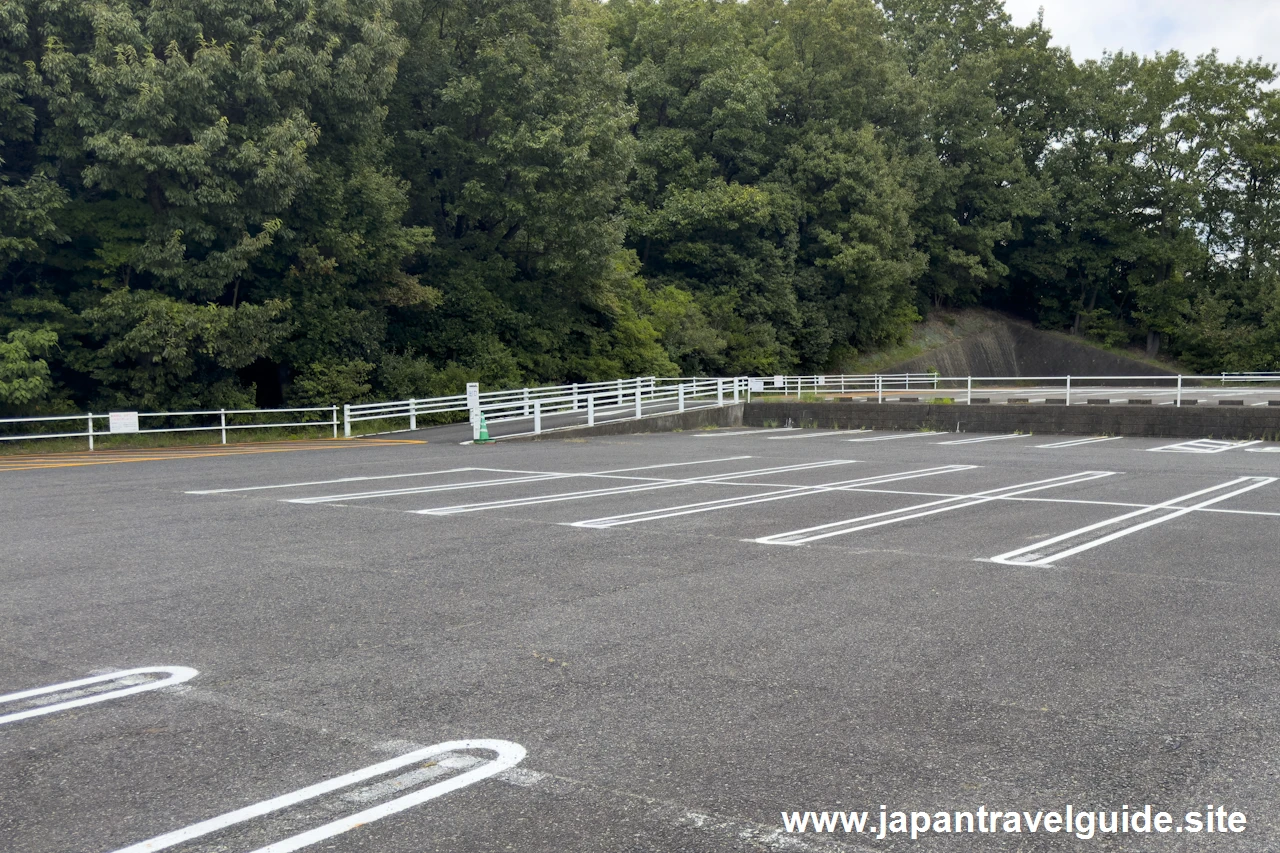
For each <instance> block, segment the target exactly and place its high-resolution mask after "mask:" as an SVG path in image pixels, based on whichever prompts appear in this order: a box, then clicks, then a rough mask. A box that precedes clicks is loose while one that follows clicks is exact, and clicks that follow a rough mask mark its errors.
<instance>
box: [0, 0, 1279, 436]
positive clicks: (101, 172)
mask: <svg viewBox="0 0 1280 853" xmlns="http://www.w3.org/2000/svg"><path fill="white" fill-rule="evenodd" d="M1275 79H1276V77H1275V70H1274V69H1273V68H1272V67H1270V66H1266V65H1262V64H1259V63H1256V62H1245V61H1236V62H1224V61H1222V60H1220V59H1219V58H1218V57H1217V56H1216V55H1214V54H1210V55H1208V56H1204V57H1199V58H1197V59H1191V58H1189V57H1185V56H1182V55H1180V54H1177V53H1170V54H1165V55H1156V56H1151V57H1141V56H1136V55H1133V54H1128V53H1116V54H1114V55H1106V56H1104V57H1103V58H1102V59H1101V60H1098V61H1087V62H1081V63H1076V62H1073V61H1072V59H1071V57H1070V55H1069V53H1067V52H1066V51H1065V50H1062V49H1060V48H1057V47H1054V46H1053V45H1052V44H1051V43H1050V33H1049V32H1048V31H1047V30H1046V29H1045V28H1044V26H1043V24H1042V22H1040V21H1034V22H1032V23H1031V24H1029V25H1027V26H1017V25H1015V24H1014V23H1013V22H1012V20H1011V19H1010V17H1009V16H1008V15H1007V14H1006V12H1005V10H1004V7H1003V5H1002V3H1001V2H1000V0H974V2H963V3H961V2H956V0H879V2H877V0H607V1H606V2H597V0H205V2H201V3H190V2H187V0H91V2H85V3H68V2H65V0H3V2H0V407H3V408H4V410H5V411H6V412H18V411H25V412H33V411H42V410H44V411H52V410H57V409H74V408H84V407H87V406H104V405H105V406H112V407H117V406H120V407H123V406H136V407H141V408H150V409H158V408H170V407H191V406H231V405H248V404H251V403H254V402H257V403H260V404H269V405H275V404H279V403H283V402H298V403H320V404H329V403H336V402H348V401H353V400H356V399H361V398H367V397H409V396H425V395H429V394H436V393H457V392H459V391H460V390H461V389H462V386H463V384H464V383H465V382H468V381H475V380H478V381H481V382H482V383H484V384H486V385H488V386H494V385H511V384H516V383H525V382H531V383H536V382H563V381H577V380H589V379H600V378H611V377H615V376H621V375H637V374H671V373H676V372H680V373H685V374H713V373H714V374H730V373H758V374H770V373H777V372H786V371H793V370H802V371H815V372H830V371H836V370H841V369H843V368H845V367H846V366H847V365H848V364H850V363H851V362H853V361H854V360H855V359H856V356H857V355H858V353H860V352H865V351H868V350H873V349H875V348H877V347H881V346H885V345H887V344H891V343H893V342H895V341H898V340H901V339H902V338H903V336H904V335H905V334H906V333H907V332H908V331H909V329H910V327H911V324H912V323H913V322H914V321H915V320H917V319H918V318H919V316H920V315H921V314H924V313H927V312H928V311H929V310H931V309H932V308H933V307H934V306H943V305H947V306H963V305H970V304H985V305H991V306H996V307H1001V308H1006V309H1008V310H1012V311H1016V312H1019V313H1021V314H1023V315H1025V316H1027V317H1030V318H1031V319H1033V320H1035V321H1036V322H1038V323H1040V324H1041V325H1043V326H1047V327H1051V328H1059V329H1066V330H1070V331H1072V332H1075V333H1077V334H1081V335H1087V336H1091V337H1093V338H1096V339H1099V340H1101V341H1103V342H1105V343H1109V344H1114V345H1131V344H1137V345H1142V344H1144V343H1145V344H1146V346H1147V348H1148V352H1150V353H1152V354H1156V353H1157V352H1164V353H1168V354H1172V355H1173V356H1175V357H1178V358H1181V359H1183V360H1184V362H1185V363H1187V364H1189V365H1191V366H1192V367H1194V368H1196V369H1200V370H1206V371H1218V370H1250V369H1276V368H1280V224H1278V223H1280V218H1278V216H1277V214H1280V95H1277V94H1276V92H1275V90H1274V84H1275Z"/></svg>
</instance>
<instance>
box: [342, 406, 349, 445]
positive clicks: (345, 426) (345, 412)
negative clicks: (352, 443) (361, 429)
mask: <svg viewBox="0 0 1280 853" xmlns="http://www.w3.org/2000/svg"><path fill="white" fill-rule="evenodd" d="M342 437H343V438H351V404H350V403H343V404H342Z"/></svg>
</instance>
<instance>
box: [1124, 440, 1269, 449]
mask: <svg viewBox="0 0 1280 853" xmlns="http://www.w3.org/2000/svg"><path fill="white" fill-rule="evenodd" d="M1261 443H1262V442H1261V441H1220V440H1217V439H1212V438H1201V439H1197V440H1195V441H1183V442H1180V443H1178V444H1166V445H1164V446H1163V447H1148V448H1147V450H1149V451H1151V452H1152V453H1222V452H1223V451H1226V450H1235V449H1236V448H1238V447H1249V446H1251V445H1254V444H1261Z"/></svg>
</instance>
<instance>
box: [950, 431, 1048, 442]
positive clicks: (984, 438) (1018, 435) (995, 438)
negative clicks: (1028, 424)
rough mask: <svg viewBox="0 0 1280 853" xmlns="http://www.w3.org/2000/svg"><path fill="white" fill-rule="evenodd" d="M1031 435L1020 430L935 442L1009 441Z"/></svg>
mask: <svg viewBox="0 0 1280 853" xmlns="http://www.w3.org/2000/svg"><path fill="white" fill-rule="evenodd" d="M1030 437H1031V436H1030V435H1024V434H1023V433H1020V432H1011V433H1009V434H1008V435H987V436H980V437H978V438H957V439H955V440H953V441H935V442H934V444H938V445H943V444H982V443H983V442H984V441H1007V440H1008V439H1011V438H1030Z"/></svg>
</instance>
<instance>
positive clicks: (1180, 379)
mask: <svg viewBox="0 0 1280 853" xmlns="http://www.w3.org/2000/svg"><path fill="white" fill-rule="evenodd" d="M1173 407H1174V408H1175V409H1180V408H1182V374H1178V400H1177V402H1176V403H1174V404H1173Z"/></svg>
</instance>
